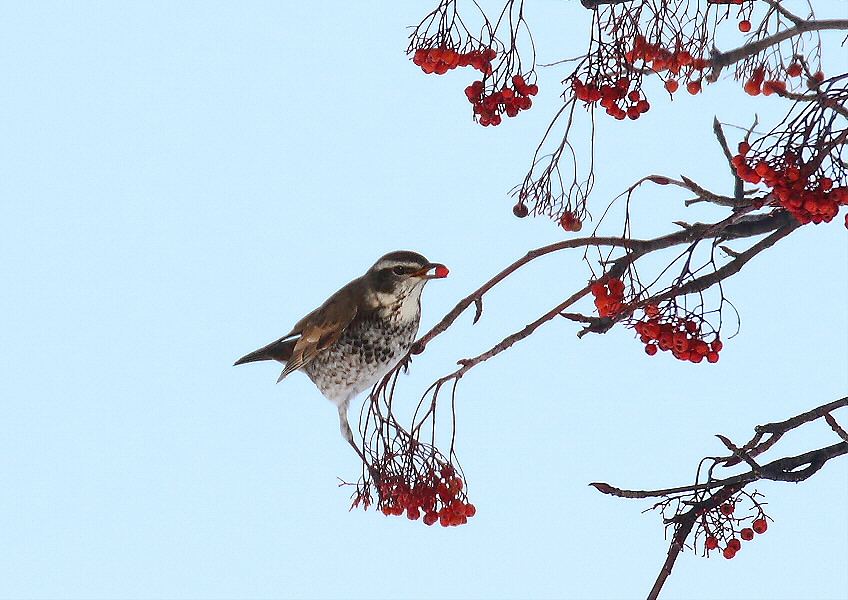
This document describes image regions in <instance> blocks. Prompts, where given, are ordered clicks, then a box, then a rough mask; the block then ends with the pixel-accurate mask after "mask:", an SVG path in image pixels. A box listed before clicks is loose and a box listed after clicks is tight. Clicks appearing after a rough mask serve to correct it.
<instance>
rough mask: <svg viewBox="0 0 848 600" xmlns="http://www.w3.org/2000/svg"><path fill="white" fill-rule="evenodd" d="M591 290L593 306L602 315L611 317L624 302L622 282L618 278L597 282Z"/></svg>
mask: <svg viewBox="0 0 848 600" xmlns="http://www.w3.org/2000/svg"><path fill="white" fill-rule="evenodd" d="M591 291H592V295H593V296H594V297H595V308H597V309H598V314H599V315H601V316H602V317H612V316H614V315H615V314H616V313H618V312H619V311H620V310H621V307H622V305H623V304H624V282H623V281H621V280H620V279H610V280H609V281H607V282H606V283H601V282H597V283H595V284H594V285H593V286H592V287H591Z"/></svg>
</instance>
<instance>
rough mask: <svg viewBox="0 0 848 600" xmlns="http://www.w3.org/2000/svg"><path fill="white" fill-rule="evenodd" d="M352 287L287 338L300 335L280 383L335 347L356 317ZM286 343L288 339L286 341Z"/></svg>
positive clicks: (347, 287) (308, 317) (331, 299)
mask: <svg viewBox="0 0 848 600" xmlns="http://www.w3.org/2000/svg"><path fill="white" fill-rule="evenodd" d="M351 291H352V289H351V287H350V284H348V285H347V286H345V287H343V288H342V289H340V290H339V291H338V292H336V293H335V294H333V295H332V296H331V297H330V299H329V300H327V301H326V302H325V303H324V304H323V305H322V306H321V307H320V308H318V309H316V310H314V311H312V312H311V313H309V314H308V315H306V316H305V317H304V318H302V319H301V320H300V321H299V322H298V323H297V325H295V326H294V329H292V332H291V333H290V334H289V335H288V336H286V337H291V336H293V335H298V334H299V335H300V337H299V338H297V339H296V340H289V342H294V345H293V347H292V349H291V354H290V357H289V358H288V359H287V362H286V367H285V368H284V369H283V372H282V373H280V377H279V379H277V382H278V383H279V382H280V381H282V380H283V379H284V378H285V377H286V376H288V375H289V374H291V373H294V372H295V371H297V370H298V369H300V368H302V367H303V366H304V365H306V364H307V363H309V361H311V360H312V359H313V358H315V357H316V356H317V355H318V353H319V352H321V351H322V350H324V349H326V348H328V347H329V346H331V345H333V344H334V343H335V342H336V340H338V339H339V337H340V336H341V334H342V332H343V331H344V330H345V328H346V327H347V326H348V325H350V322H351V321H352V320H353V318H354V317H355V316H356V312H357V305H358V302H356V301H354V299H353V298H351V297H350V292H351ZM283 339H285V338H283Z"/></svg>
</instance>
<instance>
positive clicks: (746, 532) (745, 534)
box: [739, 527, 754, 542]
mask: <svg viewBox="0 0 848 600" xmlns="http://www.w3.org/2000/svg"><path fill="white" fill-rule="evenodd" d="M739 537H741V538H742V539H743V540H745V541H746V542H750V541H751V540H753V539H754V530H753V529H751V528H750V527H746V528H745V529H743V530H742V531H740V532H739Z"/></svg>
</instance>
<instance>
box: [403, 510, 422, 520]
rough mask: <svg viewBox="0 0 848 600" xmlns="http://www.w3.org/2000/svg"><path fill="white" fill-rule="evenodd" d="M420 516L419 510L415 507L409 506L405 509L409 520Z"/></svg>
mask: <svg viewBox="0 0 848 600" xmlns="http://www.w3.org/2000/svg"><path fill="white" fill-rule="evenodd" d="M420 516H421V511H419V510H418V509H417V508H409V509H407V510H406V517H407V518H408V519H409V520H410V521H417V520H418V517H420Z"/></svg>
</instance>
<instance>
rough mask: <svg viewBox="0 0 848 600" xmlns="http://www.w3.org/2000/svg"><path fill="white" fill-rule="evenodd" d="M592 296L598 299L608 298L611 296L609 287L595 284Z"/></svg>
mask: <svg viewBox="0 0 848 600" xmlns="http://www.w3.org/2000/svg"><path fill="white" fill-rule="evenodd" d="M592 295H593V296H595V297H596V298H606V297H607V296H608V295H609V292H607V286H605V285H604V284H603V283H595V284H593V285H592Z"/></svg>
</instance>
